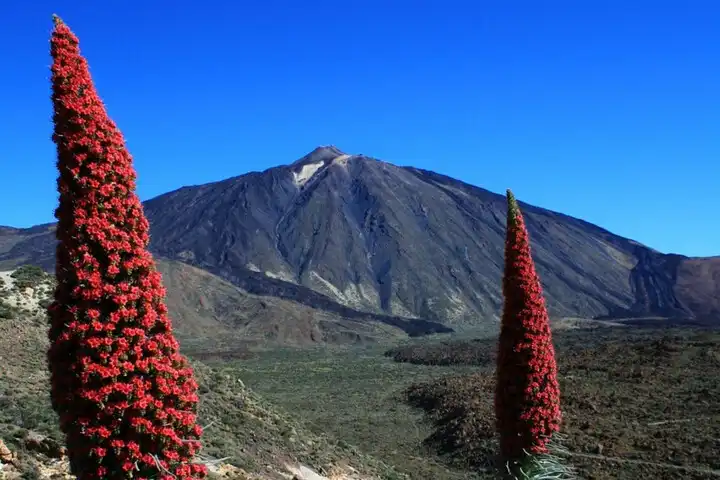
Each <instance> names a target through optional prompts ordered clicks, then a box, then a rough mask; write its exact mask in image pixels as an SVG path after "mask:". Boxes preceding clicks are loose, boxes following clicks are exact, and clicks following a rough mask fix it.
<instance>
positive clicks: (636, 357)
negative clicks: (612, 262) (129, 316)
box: [230, 327, 720, 480]
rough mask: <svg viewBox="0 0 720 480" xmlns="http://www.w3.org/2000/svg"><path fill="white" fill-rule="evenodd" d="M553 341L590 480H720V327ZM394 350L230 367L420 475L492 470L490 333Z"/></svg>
mask: <svg viewBox="0 0 720 480" xmlns="http://www.w3.org/2000/svg"><path fill="white" fill-rule="evenodd" d="M555 344H556V347H557V354H558V363H559V370H560V379H561V385H562V389H563V401H564V417H565V426H564V431H565V434H566V436H567V438H566V439H565V446H566V447H567V448H568V449H569V452H570V461H571V463H572V464H573V465H575V466H576V467H577V470H578V473H579V475H580V477H581V478H586V479H608V478H617V479H644V478H647V479H650V478H652V479H677V478H684V479H706V478H720V455H718V452H719V451H720V402H719V401H718V400H717V399H718V398H720V332H718V331H717V330H708V329H699V328H673V329H650V328H636V327H632V328H601V329H595V330H574V331H572V330H570V331H562V332H558V333H557V334H556V335H555ZM386 350H387V349H385V348H382V347H377V346H376V347H366V348H363V349H347V350H340V349H315V350H305V351H293V350H276V351H268V352H262V353H260V354H259V355H258V356H257V357H255V358H251V359H246V360H236V361H231V364H230V365H232V367H231V368H233V369H235V371H237V375H238V376H239V377H241V378H242V379H243V381H245V382H246V383H247V384H248V385H249V386H250V387H251V388H253V389H254V390H255V391H257V392H259V393H260V394H261V395H262V396H263V397H264V398H266V399H267V400H268V401H270V402H272V403H274V404H276V405H279V406H281V407H282V408H283V409H285V410H286V411H288V412H290V413H291V414H295V415H297V416H299V417H301V418H302V419H303V420H304V421H305V422H307V423H308V424H309V425H310V426H311V428H312V429H315V430H317V431H319V432H327V433H328V434H331V435H333V436H335V437H337V438H341V439H343V441H345V442H347V443H349V444H352V445H355V446H357V447H358V448H359V449H360V450H361V451H363V452H364V453H367V454H370V455H373V456H374V457H376V458H378V459H380V460H382V461H384V462H386V463H388V464H391V465H394V466H395V467H396V468H397V469H398V470H399V471H401V472H404V473H407V474H409V475H410V477H411V478H413V479H437V480H443V479H460V478H468V479H470V478H491V476H490V475H489V473H487V472H488V468H487V467H488V466H489V464H490V462H491V461H492V455H493V452H494V434H493V409H492V399H493V375H494V355H495V351H494V350H495V342H494V340H493V339H479V340H446V341H444V342H438V341H437V340H434V341H431V340H424V341H415V342H413V343H411V344H407V345H404V346H402V347H397V348H393V349H391V350H389V351H386ZM470 472H474V473H470Z"/></svg>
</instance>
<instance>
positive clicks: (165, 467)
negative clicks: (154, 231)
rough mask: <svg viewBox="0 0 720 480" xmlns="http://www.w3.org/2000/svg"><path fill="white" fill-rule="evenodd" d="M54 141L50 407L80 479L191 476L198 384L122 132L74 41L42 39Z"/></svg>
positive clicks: (55, 36)
mask: <svg viewBox="0 0 720 480" xmlns="http://www.w3.org/2000/svg"><path fill="white" fill-rule="evenodd" d="M50 44H51V53H52V58H53V65H52V102H53V107H54V116H53V121H54V127H55V128H54V133H53V141H54V142H55V144H56V145H57V167H58V170H59V177H58V181H57V185H58V191H59V193H60V202H59V206H58V208H57V210H56V211H55V216H56V218H57V219H58V224H57V238H58V240H59V243H58V246H57V265H56V269H55V274H56V277H57V281H58V284H57V288H56V290H55V301H54V302H53V304H52V305H51V306H50V308H49V314H50V329H49V333H48V336H49V338H50V348H49V351H48V367H49V370H50V374H51V397H52V405H53V408H54V409H55V411H56V412H57V413H58V415H59V417H60V428H61V430H62V431H63V432H64V433H65V436H66V442H67V448H68V456H69V458H70V467H71V471H72V473H73V474H75V475H76V476H77V478H78V479H79V480H91V479H98V480H99V479H103V480H112V479H121V478H122V479H127V478H136V479H149V478H155V479H157V478H159V479H163V480H170V479H201V478H205V476H206V473H207V469H206V467H205V466H204V465H200V464H195V463H193V462H192V459H193V457H194V455H195V454H196V452H197V451H198V449H199V448H200V443H199V438H200V435H201V433H202V429H201V428H200V426H199V425H198V424H197V423H196V411H197V403H198V396H197V388H198V386H197V383H196V382H195V380H194V378H193V371H192V369H191V368H190V366H189V364H188V363H187V361H186V360H185V358H183V357H182V356H181V355H180V353H179V346H178V343H177V341H176V340H175V338H174V336H173V334H172V329H171V325H170V320H169V319H168V316H167V308H166V306H165V303H164V297H165V290H164V288H163V286H162V283H161V277H160V274H159V273H158V272H157V270H156V268H155V263H154V261H153V258H152V257H151V255H150V253H149V252H148V250H147V245H148V241H149V235H148V222H147V219H146V218H145V215H144V213H143V210H142V205H141V203H140V200H139V199H138V197H137V195H136V194H135V176H136V175H135V171H134V169H133V165H132V157H131V156H130V154H129V153H128V151H127V150H126V149H125V141H124V139H123V136H122V134H121V133H120V131H119V130H118V129H117V127H116V126H115V124H114V123H113V121H112V120H110V118H109V117H108V115H107V113H106V111H105V107H104V105H103V103H102V101H101V100H100V98H99V97H98V95H97V92H96V91H95V87H94V85H93V82H92V79H91V77H90V73H89V70H88V65H87V62H86V60H85V59H84V58H83V57H82V56H81V55H80V50H79V48H78V39H77V37H76V36H75V35H74V34H73V33H72V32H71V31H70V29H69V28H68V27H67V26H66V25H65V24H64V23H63V22H62V21H61V20H60V19H59V18H57V17H55V28H54V30H53V33H52V39H51V42H50Z"/></svg>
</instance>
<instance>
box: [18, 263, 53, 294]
mask: <svg viewBox="0 0 720 480" xmlns="http://www.w3.org/2000/svg"><path fill="white" fill-rule="evenodd" d="M10 276H11V277H12V278H13V279H14V280H15V286H16V287H17V288H19V289H24V288H28V287H31V288H35V287H37V286H38V285H40V284H41V283H42V282H43V281H45V280H46V279H47V278H48V277H49V275H48V274H47V273H45V271H44V270H43V269H42V268H40V267H38V266H37V265H23V266H22V267H20V268H18V269H17V270H15V271H14V272H13V273H12V274H10Z"/></svg>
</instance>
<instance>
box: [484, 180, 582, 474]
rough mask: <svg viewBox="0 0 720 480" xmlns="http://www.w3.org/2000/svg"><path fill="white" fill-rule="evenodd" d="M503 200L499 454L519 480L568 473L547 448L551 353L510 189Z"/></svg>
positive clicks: (551, 416) (555, 401)
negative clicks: (549, 472) (550, 472)
mask: <svg viewBox="0 0 720 480" xmlns="http://www.w3.org/2000/svg"><path fill="white" fill-rule="evenodd" d="M507 200H508V215H507V234H506V240H505V274H504V277H503V296H504V297H505V305H504V309H503V317H502V323H501V330H500V339H499V346H498V357H497V372H496V375H497V378H496V390H495V416H496V427H497V431H498V434H499V436H500V456H501V458H502V459H503V461H504V462H505V464H506V466H507V467H508V470H509V471H511V473H512V472H513V471H514V474H517V473H519V472H523V473H522V475H521V477H522V478H539V477H538V475H539V474H542V473H543V471H545V470H547V469H548V468H550V469H551V470H554V471H555V470H558V468H554V467H553V465H554V466H555V467H558V466H559V467H560V468H559V469H560V470H566V472H565V473H570V471H569V469H564V468H562V465H560V464H558V462H557V461H556V460H557V457H555V456H553V455H551V451H550V450H552V449H551V448H549V447H550V442H551V440H552V438H553V435H554V434H556V433H557V432H559V430H560V422H561V413H560V387H559V384H558V379H557V366H556V363H555V349H554V347H553V343H552V335H551V331H550V321H549V318H548V313H547V308H546V306H545V300H544V298H543V293H542V287H541V285H540V280H539V278H538V275H537V272H536V271H535V264H534V262H533V259H532V256H531V254H530V238H529V236H528V232H527V229H526V228H525V221H524V219H523V216H522V213H521V212H520V209H519V207H518V204H517V201H516V200H515V197H514V196H513V194H512V192H511V191H510V190H508V191H507ZM553 446H554V445H553ZM543 465H544V466H543ZM532 472H535V473H532ZM552 478H561V477H558V476H553V477H552Z"/></svg>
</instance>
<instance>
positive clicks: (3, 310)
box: [0, 263, 404, 480]
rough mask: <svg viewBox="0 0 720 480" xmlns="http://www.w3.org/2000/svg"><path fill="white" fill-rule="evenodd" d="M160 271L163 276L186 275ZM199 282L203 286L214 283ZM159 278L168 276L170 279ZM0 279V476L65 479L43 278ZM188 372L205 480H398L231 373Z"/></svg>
mask: <svg viewBox="0 0 720 480" xmlns="http://www.w3.org/2000/svg"><path fill="white" fill-rule="evenodd" d="M162 265H163V268H164V269H165V271H166V272H167V271H168V270H169V269H170V270H172V269H174V268H179V269H186V268H190V269H191V270H192V267H186V266H182V265H180V266H174V265H173V264H169V265H168V264H167V263H165V264H162ZM203 275H204V276H203V277H202V278H203V279H204V280H208V279H210V282H211V283H212V282H215V283H217V282H220V281H219V280H212V278H211V275H210V274H207V273H204V274H203ZM169 276H170V277H173V278H177V277H176V276H175V274H174V273H173V272H171V273H170V275H169ZM0 279H2V280H0V282H1V283H0V331H2V332H3V334H2V335H0V478H3V479H4V478H7V479H20V478H44V479H50V478H53V479H64V478H67V479H70V478H74V477H70V476H69V474H68V463H67V458H65V457H64V449H63V448H62V436H61V434H60V432H59V431H58V427H57V417H56V415H55V413H54V412H53V410H52V409H51V406H50V398H49V393H48V392H49V385H48V375H47V367H46V365H45V352H46V351H47V320H46V318H45V313H44V309H43V305H45V304H46V302H47V300H48V298H47V292H48V291H50V290H52V287H53V278H52V277H50V276H48V275H47V274H44V273H43V272H38V271H37V269H33V268H22V269H18V270H16V271H14V272H0ZM175 311H176V312H177V306H176V307H175ZM206 321H207V320H206ZM177 326H178V332H179V333H182V335H178V336H179V337H180V338H181V345H182V347H183V350H184V351H186V350H188V349H187V348H185V347H186V346H188V345H189V344H191V343H192V342H191V340H192V339H193V335H194V331H191V330H187V329H186V327H185V326H184V325H183V324H182V322H180V324H179V325H177ZM193 328H197V327H196V326H193ZM193 367H194V369H195V374H196V378H197V379H198V383H199V384H200V396H201V402H200V417H201V423H202V424H203V425H207V426H208V427H207V428H206V431H205V434H204V437H203V445H204V448H203V452H202V458H201V460H202V461H204V462H205V463H207V464H208V466H209V468H210V471H211V472H212V475H211V476H210V479H211V480H212V479H214V480H217V479H221V478H224V479H238V480H261V479H262V480H287V479H293V478H294V479H298V480H332V479H334V480H343V479H345V480H372V479H381V478H404V477H403V476H402V475H399V474H396V473H395V472H394V470H393V469H392V468H391V467H389V466H386V465H384V464H383V463H381V462H379V461H377V460H375V459H373V458H371V457H368V456H366V455H363V454H361V453H358V452H357V450H356V449H354V448H353V447H351V446H350V445H348V444H347V443H344V442H339V441H338V440H337V439H334V438H332V437H331V436H328V435H324V434H318V433H317V432H312V431H310V429H308V428H307V426H306V425H304V424H302V423H301V422H299V421H298V420H297V419H295V418H293V417H292V416H290V415H288V414H286V413H284V412H282V411H280V410H279V409H277V408H275V407H274V406H272V405H270V404H269V403H267V402H266V401H264V400H263V399H262V398H260V397H259V396H258V395H256V394H255V393H254V392H252V391H251V390H250V389H248V388H247V387H246V386H245V385H244V384H243V382H242V379H240V378H238V376H237V372H236V371H233V370H232V369H230V368H223V367H214V368H210V367H208V366H206V365H204V364H203V363H200V362H199V361H197V360H195V361H193ZM318 472H320V473H322V474H323V475H320V473H318Z"/></svg>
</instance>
